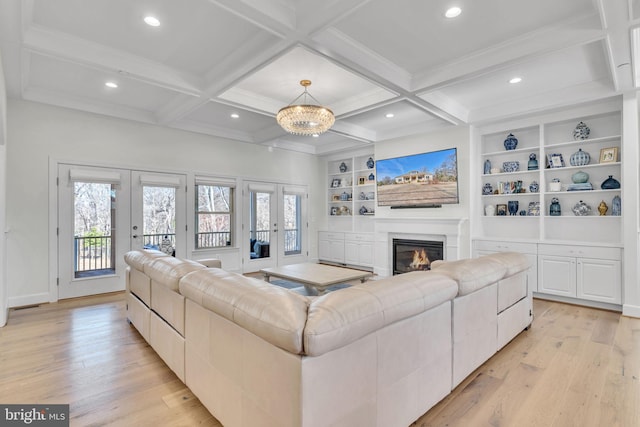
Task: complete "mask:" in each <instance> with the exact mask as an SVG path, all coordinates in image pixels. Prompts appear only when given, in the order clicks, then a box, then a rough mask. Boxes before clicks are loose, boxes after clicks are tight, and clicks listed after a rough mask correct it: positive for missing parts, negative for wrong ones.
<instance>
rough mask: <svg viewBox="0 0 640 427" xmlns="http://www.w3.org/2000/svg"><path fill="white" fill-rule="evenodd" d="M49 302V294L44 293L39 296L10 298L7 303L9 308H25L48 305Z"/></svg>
mask: <svg viewBox="0 0 640 427" xmlns="http://www.w3.org/2000/svg"><path fill="white" fill-rule="evenodd" d="M48 302H49V293H48V292H42V293H39V294H31V295H22V296H19V297H10V298H9V300H8V301H7V303H8V306H9V308H13V307H24V306H26V305H37V304H46V303H48Z"/></svg>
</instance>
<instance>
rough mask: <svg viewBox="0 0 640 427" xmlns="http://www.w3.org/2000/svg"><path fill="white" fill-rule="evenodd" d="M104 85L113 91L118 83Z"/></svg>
mask: <svg viewBox="0 0 640 427" xmlns="http://www.w3.org/2000/svg"><path fill="white" fill-rule="evenodd" d="M104 85H105V86H106V87H110V88H111V89H115V88H117V87H118V83H116V82H106V83H105V84H104Z"/></svg>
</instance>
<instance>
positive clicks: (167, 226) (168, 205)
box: [142, 186, 176, 255]
mask: <svg viewBox="0 0 640 427" xmlns="http://www.w3.org/2000/svg"><path fill="white" fill-rule="evenodd" d="M142 215H143V218H142V219H143V222H142V224H143V225H142V227H143V228H142V234H143V235H144V241H143V245H144V248H145V249H156V250H161V251H163V252H165V253H167V254H169V255H173V254H174V253H175V247H176V241H175V238H176V189H175V188H173V187H151V186H145V187H143V188H142Z"/></svg>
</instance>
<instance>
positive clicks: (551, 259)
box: [538, 244, 622, 304]
mask: <svg viewBox="0 0 640 427" xmlns="http://www.w3.org/2000/svg"><path fill="white" fill-rule="evenodd" d="M621 259H622V250H621V249H620V248H612V247H596V246H573V245H552V244H539V245H538V278H539V282H538V292H540V293H544V294H549V295H559V296H564V297H570V298H578V299H581V300H588V301H597V302H604V303H610V304H621V303H622V285H621V280H620V275H621Z"/></svg>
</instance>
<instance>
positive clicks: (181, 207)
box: [131, 171, 187, 258]
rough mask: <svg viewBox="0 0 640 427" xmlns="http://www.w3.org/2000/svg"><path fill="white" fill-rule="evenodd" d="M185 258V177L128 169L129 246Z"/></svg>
mask: <svg viewBox="0 0 640 427" xmlns="http://www.w3.org/2000/svg"><path fill="white" fill-rule="evenodd" d="M143 248H146V249H157V250H162V251H163V252H166V253H168V254H170V255H175V256H177V257H179V258H186V255H187V242H186V177H185V176H184V175H179V174H165V173H155V172H154V173H150V172H140V171H132V172H131V249H143Z"/></svg>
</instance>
